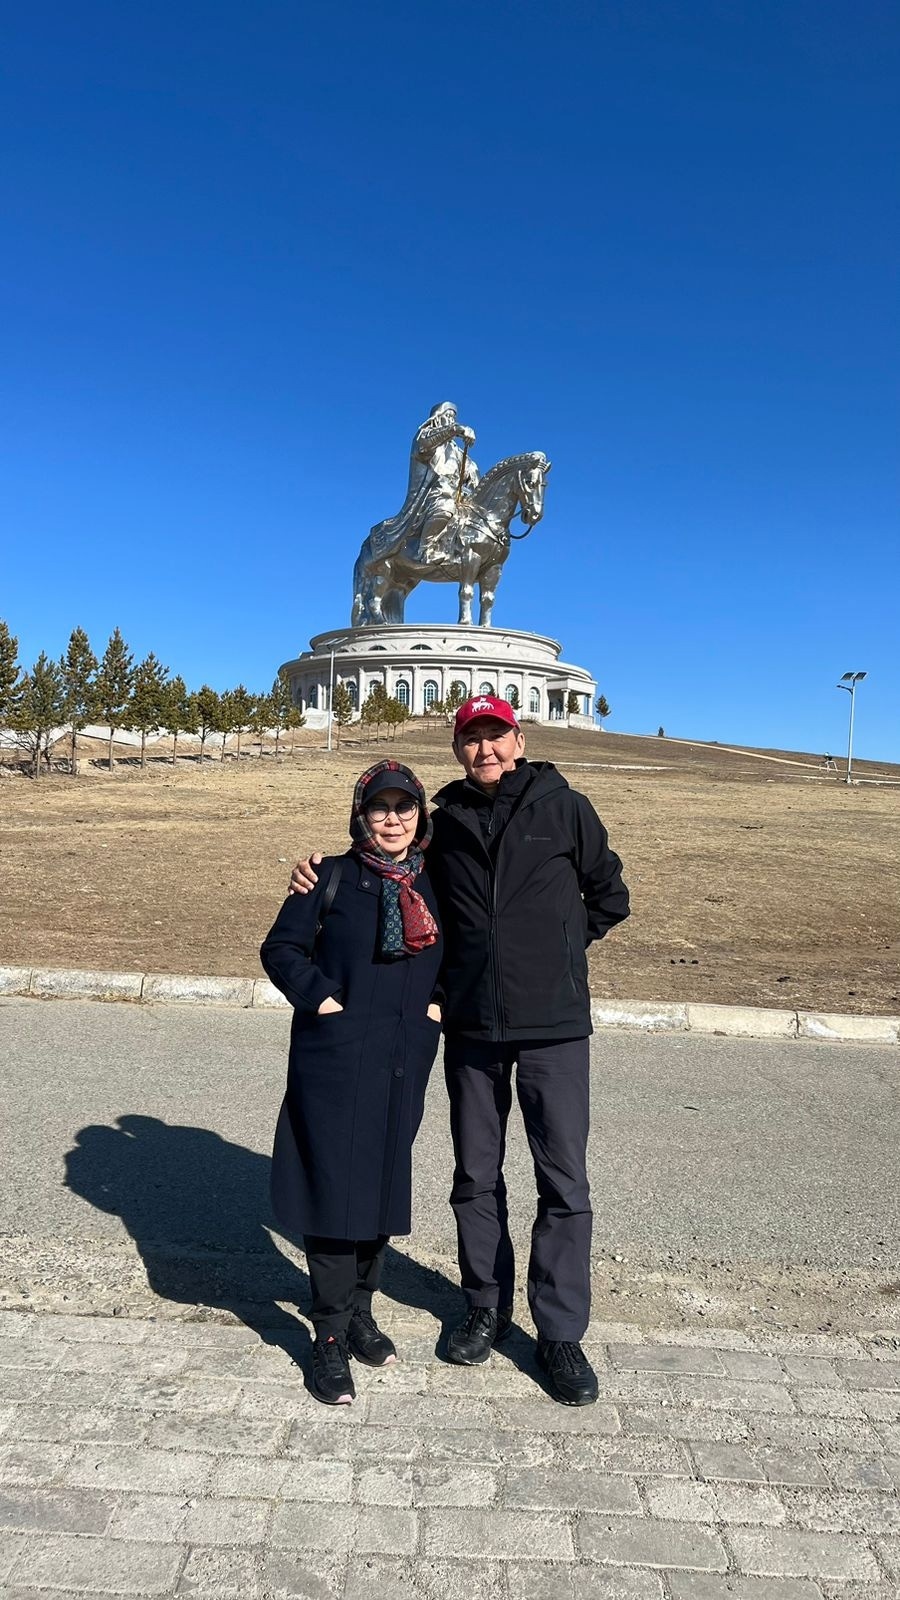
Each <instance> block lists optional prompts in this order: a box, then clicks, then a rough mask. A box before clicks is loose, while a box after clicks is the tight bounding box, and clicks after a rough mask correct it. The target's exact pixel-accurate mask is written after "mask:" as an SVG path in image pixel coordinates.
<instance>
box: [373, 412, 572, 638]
mask: <svg viewBox="0 0 900 1600" xmlns="http://www.w3.org/2000/svg"><path fill="white" fill-rule="evenodd" d="M460 441H462V443H461V444H460ZM474 443H475V434H474V433H473V431H472V429H471V428H464V427H462V426H461V424H460V423H459V422H458V420H457V415H456V406H455V405H453V404H452V403H451V402H450V401H449V400H444V401H442V402H441V404H440V405H437V406H434V407H433V408H432V410H431V412H430V413H429V415H428V418H427V420H426V421H425V422H423V423H422V426H421V428H419V429H418V431H417V433H416V436H415V438H414V440H413V444H412V451H411V454H410V461H409V487H408V489H407V494H406V499H405V500H404V502H403V505H402V506H401V508H400V510H399V511H398V513H397V515H396V516H395V517H388V518H387V520H386V521H384V522H377V523H376V524H375V526H374V528H373V529H372V531H371V533H370V534H369V536H368V538H366V539H364V540H363V545H362V549H361V550H360V552H359V556H358V557H357V560H356V565H355V567H354V569H353V611H352V615H351V623H352V626H353V627H354V628H365V627H369V626H371V625H377V624H379V623H397V622H402V621H403V607H404V605H405V602H406V596H407V595H408V594H409V593H410V590H412V589H414V588H415V587H416V584H418V583H422V582H423V581H427V582H429V583H455V584H457V585H458V586H459V617H458V618H457V621H458V622H463V623H471V621H472V598H473V595H474V593H475V586H476V584H477V585H478V592H479V610H478V625H479V627H482V628H489V627H490V625H491V613H492V611H493V606H494V596H495V595H496V592H497V584H498V583H499V581H500V574H501V572H502V570H503V563H504V561H505V560H506V558H507V556H508V555H509V548H510V541H511V540H512V539H517V538H518V539H524V538H525V536H526V534H525V533H520V534H515V533H511V532H510V523H511V522H512V520H513V518H514V517H515V515H516V513H517V512H518V514H519V516H520V517H521V520H522V522H523V523H524V524H525V529H526V533H530V531H531V529H532V528H533V527H534V526H535V525H536V524H537V523H538V522H540V520H541V517H542V516H543V514H544V487H545V485H546V482H547V474H548V473H549V471H550V467H551V462H549V461H548V460H547V457H546V456H545V455H544V454H543V452H542V451H540V450H529V451H526V452H525V454H524V455H518V456H507V458H506V459H505V460H504V461H498V462H497V465H496V466H494V467H491V469H490V471H489V472H486V473H485V474H484V477H480V476H479V472H478V468H477V467H476V465H475V462H474V461H473V460H472V457H471V456H470V455H469V448H470V446H471V445H473V444H474Z"/></svg>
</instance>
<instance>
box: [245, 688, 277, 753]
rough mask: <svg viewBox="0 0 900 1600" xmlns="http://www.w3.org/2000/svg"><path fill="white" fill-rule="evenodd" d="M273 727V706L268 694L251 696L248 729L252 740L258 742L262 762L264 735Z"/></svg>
mask: <svg viewBox="0 0 900 1600" xmlns="http://www.w3.org/2000/svg"><path fill="white" fill-rule="evenodd" d="M274 725H275V704H274V701H273V698H272V696H271V695H270V694H258V695H254V696H253V704H252V706H251V711H250V728H251V730H252V733H253V737H254V739H258V740H259V759H260V761H261V760H262V757H263V749H264V746H265V740H266V734H267V733H268V731H269V729H270V728H272V727H274Z"/></svg>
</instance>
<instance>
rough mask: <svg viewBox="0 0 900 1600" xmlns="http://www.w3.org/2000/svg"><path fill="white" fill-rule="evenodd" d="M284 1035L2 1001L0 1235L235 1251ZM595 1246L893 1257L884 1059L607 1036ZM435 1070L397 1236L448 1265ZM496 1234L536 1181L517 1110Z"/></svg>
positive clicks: (597, 1048) (672, 1253) (249, 1219)
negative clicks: (406, 1224) (409, 1232)
mask: <svg viewBox="0 0 900 1600" xmlns="http://www.w3.org/2000/svg"><path fill="white" fill-rule="evenodd" d="M287 1036H288V1019H287V1017H286V1016H285V1015H284V1014H279V1013H267V1012H250V1011H238V1010H229V1009H226V1008H219V1007H189V1006H188V1007H178V1006H168V1007H138V1006H131V1005H102V1004H93V1003H88V1002H75V1001H49V1002H41V1001H29V1000H22V1001H18V1000H6V1001H2V1002H0V1073H2V1078H0V1084H2V1094H3V1107H4V1115H3V1119H2V1125H0V1170H2V1173H3V1183H2V1187H0V1233H2V1234H7V1235H8V1234H14V1235H20V1236H26V1237H27V1236H35V1237H37V1236H39V1237H43V1238H47V1239H67V1240H113V1239H121V1238H122V1237H123V1236H124V1234H125V1231H126V1230H128V1231H132V1232H133V1231H134V1229H135V1227H140V1228H142V1229H143V1231H144V1232H145V1233H148V1234H152V1236H153V1237H155V1238H157V1239H160V1240H163V1239H165V1240H169V1241H177V1242H179V1243H180V1244H184V1245H191V1244H195V1245H200V1246H203V1247H206V1248H210V1247H212V1248H214V1249H215V1248H218V1249H231V1250H234V1249H235V1248H239V1249H240V1248H249V1249H252V1248H254V1247H255V1246H256V1245H257V1244H258V1240H259V1234H260V1227H261V1223H262V1222H264V1221H267V1220H270V1219H269V1218H268V1211H267V1206H266V1199H265V1194H266V1186H267V1181H268V1152H269V1149H270V1144H271V1134H272V1128H273V1126H274V1122H275V1117H276V1113H277V1109H278V1105H279V1101H280V1097H281V1092H282V1086H283V1079H284V1070H285V1062H286V1047H287ZM593 1071H594V1080H595V1081H594V1097H593V1108H594V1110H593V1130H592V1135H591V1147H590V1167H591V1178H592V1185H593V1193H594V1206H595V1213H596V1218H595V1230H596V1244H597V1247H598V1249H599V1250H601V1251H610V1252H621V1253H623V1254H625V1255H627V1256H628V1257H630V1258H632V1259H634V1260H643V1261H647V1262H653V1261H656V1260H659V1259H660V1258H661V1257H663V1256H666V1257H668V1258H670V1259H672V1260H674V1261H680V1260H691V1259H694V1260H697V1259H699V1260H706V1261H709V1262H714V1263H723V1262H733V1263H741V1262H744V1261H747V1260H754V1261H762V1262H766V1263H769V1264H771V1265H773V1266H777V1265H785V1264H791V1263H798V1264H807V1265H813V1266H821V1267H824V1268H836V1267H843V1266H846V1267H854V1266H859V1265H861V1264H863V1265H864V1264H867V1263H870V1262H871V1263H876V1264H878V1263H882V1264H883V1263H884V1262H885V1260H886V1259H887V1260H890V1259H891V1253H893V1259H894V1261H895V1262H896V1260H897V1258H898V1255H900V1251H898V1242H900V1183H898V1175H900V1134H898V1110H900V1053H898V1052H896V1051H894V1050H892V1049H890V1048H889V1047H886V1048H885V1047H872V1048H864V1047H859V1046H849V1045H846V1046H839V1045H829V1044H818V1043H813V1042H805V1041H783V1042H782V1041H769V1040H766V1041H757V1040H735V1039H727V1040H726V1039H716V1038H702V1037H698V1038H694V1037H685V1036H671V1035H665V1034H658V1035H650V1036H640V1035H636V1034H632V1033H626V1032H619V1033H605V1034H602V1035H599V1036H595V1039H594V1043H593ZM450 1171H451V1152H450V1142H449V1136H448V1130H447V1117H446V1101H445V1090H444V1084H443V1078H442V1074H441V1073H440V1070H439V1069H436V1070H435V1073H434V1075H433V1077H432V1082H431V1088H430V1091H429V1102H428V1109H427V1112H426V1118H425V1123H424V1126H423V1129H422V1133H421V1135H420V1140H419V1144H418V1147H417V1156H416V1183H415V1189H416V1215H415V1219H414V1229H415V1231H414V1237H415V1239H416V1240H417V1241H418V1242H419V1243H420V1244H421V1245H422V1246H423V1248H428V1249H431V1250H433V1251H436V1252H439V1253H444V1252H451V1253H452V1249H453V1227H452V1217H451V1214H450V1211H449V1208H448V1206H447V1188H448V1181H449V1174H450ZM508 1173H509V1186H510V1190H511V1196H512V1201H513V1209H514V1221H515V1225H516V1227H517V1230H518V1231H519V1232H521V1231H523V1230H525V1229H526V1228H527V1226H528V1224H529V1223H530V1220H531V1204H532V1193H533V1182H532V1179H531V1174H530V1166H529V1157H528V1150H527V1146H526V1144H525V1140H524V1137H523V1135H522V1130H521V1124H520V1123H519V1120H518V1114H517V1112H516V1111H514V1113H513V1119H512V1126H511V1136H510V1147H509V1155H508Z"/></svg>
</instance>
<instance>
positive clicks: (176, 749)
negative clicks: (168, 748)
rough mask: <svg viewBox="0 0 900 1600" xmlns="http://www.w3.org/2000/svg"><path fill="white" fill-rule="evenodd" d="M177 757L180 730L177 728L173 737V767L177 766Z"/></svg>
mask: <svg viewBox="0 0 900 1600" xmlns="http://www.w3.org/2000/svg"><path fill="white" fill-rule="evenodd" d="M177 755H178V729H177V728H176V729H175V732H174V733H173V735H172V765H173V767H174V765H175V757H176V756H177Z"/></svg>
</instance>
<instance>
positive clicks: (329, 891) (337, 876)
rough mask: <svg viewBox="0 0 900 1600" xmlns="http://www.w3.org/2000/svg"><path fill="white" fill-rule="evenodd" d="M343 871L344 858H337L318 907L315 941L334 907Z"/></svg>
mask: <svg viewBox="0 0 900 1600" xmlns="http://www.w3.org/2000/svg"><path fill="white" fill-rule="evenodd" d="M343 870H344V858H343V856H338V858H337V860H336V862H335V863H334V866H333V867H332V869H331V876H330V878H329V879H328V882H327V883H326V885H325V893H324V894H323V896H322V904H321V905H320V907H319V915H318V919H317V921H316V938H317V939H318V938H319V936H320V934H321V932H322V928H323V926H324V923H325V918H326V917H327V915H328V913H329V911H330V910H331V908H332V906H333V905H334V897H335V895H336V894H337V892H338V885H339V883H340V881H341V874H342V872H343Z"/></svg>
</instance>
